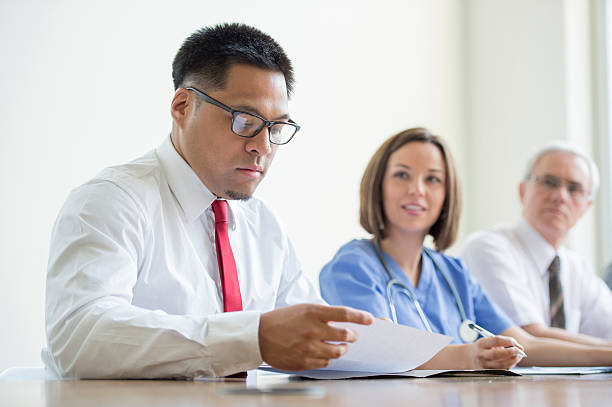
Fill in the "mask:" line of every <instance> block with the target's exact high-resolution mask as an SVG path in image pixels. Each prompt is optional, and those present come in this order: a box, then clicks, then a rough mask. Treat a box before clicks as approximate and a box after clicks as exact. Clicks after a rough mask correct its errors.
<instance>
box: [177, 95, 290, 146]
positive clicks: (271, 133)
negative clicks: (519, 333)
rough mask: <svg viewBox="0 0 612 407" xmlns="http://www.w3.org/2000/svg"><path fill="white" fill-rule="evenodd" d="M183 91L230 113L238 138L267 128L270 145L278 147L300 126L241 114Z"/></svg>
mask: <svg viewBox="0 0 612 407" xmlns="http://www.w3.org/2000/svg"><path fill="white" fill-rule="evenodd" d="M185 89H187V90H190V91H192V92H194V93H196V94H197V95H198V96H200V97H201V98H202V99H203V100H204V101H205V102H207V103H210V104H211V105H215V106H217V107H219V108H221V109H223V110H225V111H226V112H229V113H231V114H232V124H231V130H232V132H233V133H234V134H236V135H238V136H240V137H245V138H251V137H255V136H256V135H257V134H259V132H260V131H262V130H263V129H264V127H267V128H268V139H269V140H270V143H272V144H279V145H280V144H287V143H288V142H289V141H291V139H292V138H293V136H295V133H297V132H298V130H299V129H300V126H298V125H297V124H296V123H295V122H293V121H292V120H291V119H289V121H287V122H281V121H268V120H266V119H264V118H263V117H261V116H259V115H257V114H255V113H248V112H241V111H239V110H234V109H232V108H231V107H229V106H227V105H224V104H223V103H221V102H219V101H218V100H216V99H214V98H212V97H210V96H208V95H207V94H206V93H204V92H202V91H201V90H198V89H196V88H193V87H189V88H185Z"/></svg>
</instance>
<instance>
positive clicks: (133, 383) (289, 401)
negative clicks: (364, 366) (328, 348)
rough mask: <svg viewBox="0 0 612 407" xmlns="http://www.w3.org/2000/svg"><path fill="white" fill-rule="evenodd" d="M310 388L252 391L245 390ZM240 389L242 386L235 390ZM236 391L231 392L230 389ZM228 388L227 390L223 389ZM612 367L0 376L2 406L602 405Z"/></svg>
mask: <svg viewBox="0 0 612 407" xmlns="http://www.w3.org/2000/svg"><path fill="white" fill-rule="evenodd" d="M270 387H274V388H284V387H289V388H298V389H299V388H303V387H307V388H315V389H313V390H316V391H311V392H310V393H306V394H296V393H291V392H289V393H265V392H264V393H262V394H252V392H244V389H256V388H264V389H265V388H270ZM240 389H242V390H240ZM235 391H237V392H238V393H237V394H233V393H234V392H235ZM227 393H230V394H227ZM611 399H612V374H605V375H588V376H523V377H476V378H435V379H407V378H399V379H387V378H385V379H358V380H337V381H331V380H327V381H314V380H299V379H298V380H296V379H295V378H290V377H289V376H286V375H270V374H265V375H262V374H258V375H257V376H250V377H249V379H248V380H247V381H245V380H244V379H225V380H223V379H221V380H202V381H173V380H148V381H145V380H81V381H44V380H32V381H16V382H0V405H1V406H5V405H6V406H13V405H14V406H17V405H19V406H84V407H85V406H131V407H139V406H147V407H155V406H184V407H188V406H247V407H248V406H287V405H291V406H315V405H316V406H351V407H355V406H380V407H382V406H396V405H397V406H406V405H420V404H427V405H428V406H491V405H494V406H495V407H504V406H521V407H525V406H526V407H535V406H537V407H547V406H555V407H557V406H563V407H574V406H590V405H593V406H605V405H609V402H610V400H611Z"/></svg>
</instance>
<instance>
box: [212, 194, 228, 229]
mask: <svg viewBox="0 0 612 407" xmlns="http://www.w3.org/2000/svg"><path fill="white" fill-rule="evenodd" d="M212 209H213V212H214V214H215V223H220V222H225V223H227V201H225V200H220V199H217V200H215V201H214V202H213V203H212Z"/></svg>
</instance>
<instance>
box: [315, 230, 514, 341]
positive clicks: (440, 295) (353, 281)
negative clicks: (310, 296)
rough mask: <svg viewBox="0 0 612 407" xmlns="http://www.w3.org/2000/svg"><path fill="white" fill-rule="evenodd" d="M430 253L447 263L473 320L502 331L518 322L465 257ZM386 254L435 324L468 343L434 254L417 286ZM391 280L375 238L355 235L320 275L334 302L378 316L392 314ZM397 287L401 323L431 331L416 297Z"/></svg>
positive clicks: (424, 265)
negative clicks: (484, 286) (473, 272)
mask: <svg viewBox="0 0 612 407" xmlns="http://www.w3.org/2000/svg"><path fill="white" fill-rule="evenodd" d="M429 252H430V254H431V255H432V256H433V257H435V259H436V261H437V262H438V264H440V267H443V268H445V271H446V273H447V275H448V277H449V278H450V280H451V281H452V282H453V284H454V285H455V289H456V290H457V293H458V294H459V297H460V299H461V302H462V304H463V308H464V309H465V313H466V315H467V318H468V319H470V320H472V321H474V322H476V324H478V325H480V326H482V327H483V328H485V329H487V330H488V331H490V332H492V333H494V334H496V335H497V334H500V333H501V332H503V331H505V330H506V329H507V328H509V327H511V326H512V325H513V324H512V322H511V321H510V318H508V316H506V314H505V313H504V312H503V311H502V310H501V309H500V308H499V307H498V306H497V305H495V303H493V302H492V301H491V300H490V299H489V297H488V296H487V295H486V293H485V292H484V290H483V289H482V287H481V285H480V284H479V283H478V281H476V280H475V279H474V278H473V277H472V276H471V275H470V274H469V273H468V271H467V269H466V267H465V266H464V264H463V262H462V261H461V260H459V259H457V258H454V257H450V256H446V255H444V254H442V253H437V252H435V251H433V250H430V251H429ZM383 255H384V256H385V260H386V262H387V267H388V268H389V271H390V272H391V274H392V275H393V277H394V278H395V279H397V280H399V281H401V282H402V283H404V284H406V285H407V286H408V287H410V288H411V289H412V292H413V293H414V295H415V296H416V297H417V300H418V301H419V303H420V304H421V307H422V308H423V311H424V313H425V315H426V316H427V319H428V320H429V324H430V325H431V329H432V330H433V331H434V332H437V333H441V334H444V335H448V336H451V337H453V338H454V339H453V341H452V342H451V343H458V344H461V343H463V341H462V340H461V338H460V336H459V325H460V324H461V314H460V313H459V309H458V308H457V304H456V302H455V297H454V296H453V292H452V291H451V289H450V287H449V286H448V283H447V282H446V280H445V279H444V277H443V276H442V274H441V273H440V271H438V270H436V267H435V265H434V263H433V261H432V260H431V259H430V258H429V256H427V255H425V254H423V257H422V259H423V260H422V269H421V276H420V278H419V282H418V287H416V288H415V287H414V286H413V285H412V283H411V282H410V280H409V279H408V276H406V274H405V273H404V272H403V271H402V269H401V268H400V267H399V265H398V264H397V263H396V262H395V260H393V259H392V258H391V256H389V255H388V254H387V253H384V252H383ZM388 281H389V277H388V275H387V273H386V272H385V269H384V267H383V265H382V264H381V262H380V260H379V259H378V255H377V254H376V248H375V246H374V243H373V242H371V241H370V240H366V239H363V240H353V241H351V242H349V243H347V244H345V245H344V246H342V247H341V248H340V250H338V252H337V253H336V255H335V256H334V258H333V259H332V260H331V261H330V262H329V263H327V264H326V265H325V267H323V270H322V271H321V273H320V274H319V284H320V287H321V294H322V296H323V298H324V299H325V300H326V301H327V302H328V303H330V304H333V305H346V306H349V307H353V308H357V309H362V310H366V311H369V312H371V313H372V314H373V315H374V316H375V317H387V318H391V307H390V306H389V301H388V299H387V288H386V287H387V282H388ZM392 290H393V293H394V294H393V299H394V301H395V308H396V311H397V320H398V323H400V324H403V325H408V326H412V327H415V328H419V329H423V330H425V329H426V328H425V325H424V324H423V322H422V321H421V318H420V317H419V314H418V313H417V311H416V308H415V306H414V303H413V302H412V300H410V298H408V296H407V295H406V294H403V293H402V292H401V288H400V287H398V286H397V285H394V286H393V288H392Z"/></svg>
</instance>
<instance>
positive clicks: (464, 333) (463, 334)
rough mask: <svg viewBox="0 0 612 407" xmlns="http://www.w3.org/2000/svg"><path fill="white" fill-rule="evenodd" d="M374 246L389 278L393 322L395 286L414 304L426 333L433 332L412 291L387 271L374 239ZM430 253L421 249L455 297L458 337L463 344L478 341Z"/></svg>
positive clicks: (475, 333) (394, 317) (448, 280)
mask: <svg viewBox="0 0 612 407" xmlns="http://www.w3.org/2000/svg"><path fill="white" fill-rule="evenodd" d="M374 246H375V247H376V254H377V255H378V258H379V260H380V262H381V263H382V265H383V267H384V269H385V271H386V272H387V275H388V276H389V281H388V282H387V287H386V291H387V300H388V301H389V307H390V308H391V317H392V318H393V322H395V323H396V324H397V310H396V309H395V300H394V296H393V286H397V287H399V288H398V289H397V290H398V291H399V292H400V293H402V294H404V295H406V296H407V297H408V298H410V301H412V303H413V304H414V307H415V308H416V311H417V313H418V314H419V318H420V319H421V321H422V322H423V325H425V328H426V329H427V331H429V332H433V331H432V329H431V325H430V324H429V320H428V319H427V317H426V316H425V313H424V312H423V308H421V304H419V301H418V300H417V298H416V296H415V295H414V293H413V292H412V289H410V287H408V286H407V285H406V284H404V283H402V282H401V281H399V280H397V279H396V278H394V277H393V275H392V274H391V272H390V271H389V267H387V262H386V261H385V257H384V256H383V253H382V250H381V249H380V243H379V241H378V239H374ZM430 251H431V249H429V248H427V247H424V248H423V252H425V255H426V256H427V257H429V258H430V259H431V261H432V262H433V264H434V267H435V269H436V270H438V272H439V273H440V274H442V277H444V280H446V283H447V284H448V286H449V287H450V290H451V292H452V293H453V297H455V303H456V304H457V308H458V309H459V314H460V315H461V324H460V325H459V337H460V338H461V340H462V341H463V342H465V343H472V342H474V341H476V339H478V333H477V332H476V331H474V330H473V329H472V328H470V324H472V325H473V324H474V322H473V321H470V320H469V319H468V318H467V316H466V314H465V309H464V308H463V304H462V303H461V298H460V297H459V294H458V293H457V289H456V288H455V285H454V284H453V282H452V281H451V279H450V278H449V277H448V274H446V272H445V271H444V269H443V268H442V267H440V265H439V264H438V261H437V260H436V259H435V258H434V256H433V255H432V254H431V252H430Z"/></svg>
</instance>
